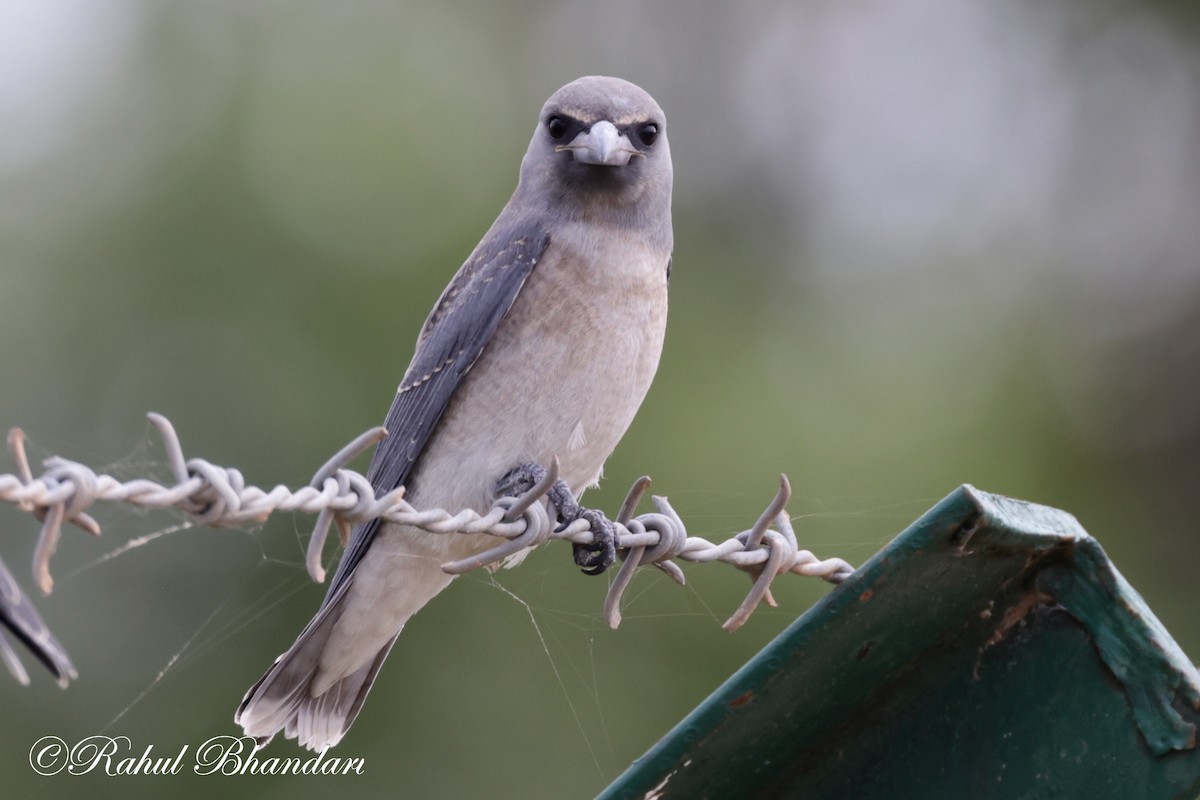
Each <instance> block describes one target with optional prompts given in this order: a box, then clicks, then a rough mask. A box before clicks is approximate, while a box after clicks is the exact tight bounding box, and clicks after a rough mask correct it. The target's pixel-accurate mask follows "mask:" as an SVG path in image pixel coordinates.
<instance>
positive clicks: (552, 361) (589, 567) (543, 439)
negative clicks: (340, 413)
mask: <svg viewBox="0 0 1200 800" xmlns="http://www.w3.org/2000/svg"><path fill="white" fill-rule="evenodd" d="M672 174H673V168H672V163H671V153H670V148H669V145H668V140H667V124H666V118H665V116H664V114H663V111H662V108H661V107H660V106H659V104H658V103H657V102H656V101H655V100H654V98H653V97H651V96H650V94H648V93H647V92H646V91H645V90H644V89H642V88H640V87H639V86H637V85H635V84H633V83H630V82H628V81H626V80H623V79H620V78H614V77H604V76H595V75H592V76H585V77H582V78H579V79H576V80H574V81H571V82H570V83H568V84H566V85H565V86H563V87H562V88H560V89H558V90H557V91H556V92H554V93H553V94H552V95H551V96H550V98H549V99H548V100H547V101H546V103H545V104H544V106H543V107H542V109H541V112H540V113H539V115H538V121H537V124H536V127H535V129H534V133H533V137H532V139H531V141H530V143H529V147H528V149H527V150H526V152H525V155H524V157H523V158H522V160H521V166H520V172H519V176H518V181H517V187H516V189H515V190H514V192H513V194H512V196H511V198H510V199H509V200H508V203H507V204H506V205H505V206H504V208H503V209H502V210H501V211H500V214H499V216H498V217H497V218H496V220H495V222H494V223H493V224H492V226H491V227H490V228H489V229H488V230H487V232H486V233H485V234H484V236H483V238H482V240H481V241H480V242H479V244H478V245H477V246H476V247H475V249H474V250H473V251H472V253H471V254H470V256H469V257H468V258H467V260H466V261H465V263H464V264H463V265H462V267H461V268H460V269H459V270H458V272H457V273H456V274H455V275H454V277H453V278H452V279H451V281H450V283H449V285H448V286H447V287H446V289H445V290H444V291H443V292H442V294H441V296H440V297H439V299H438V300H437V302H436V303H435V305H434V307H433V310H432V311H431V312H430V314H429V316H428V318H427V319H426V321H425V324H424V325H423V327H422V328H421V331H420V334H419V335H418V338H417V343H416V348H415V352H414V355H413V357H412V361H411V362H410V364H409V366H408V368H407V370H406V371H405V373H404V377H403V379H402V381H401V383H400V385H399V388H398V390H397V393H396V396H395V399H394V401H393V403H392V405H391V408H390V409H389V411H388V414H387V417H386V419H385V422H384V427H385V428H386V430H387V431H388V435H387V437H386V438H385V439H383V441H381V442H380V443H379V444H378V445H377V447H376V450H375V452H374V455H373V456H372V459H371V463H370V467H369V468H368V471H367V478H368V480H369V481H370V483H371V485H372V487H373V489H374V490H375V492H376V495H377V496H381V495H383V494H385V493H387V492H389V491H392V490H394V489H396V488H397V487H400V486H404V487H405V490H406V499H407V500H408V501H409V502H410V503H412V504H413V505H414V507H417V508H445V509H451V510H452V511H458V510H460V509H467V508H469V509H473V510H475V511H477V512H480V513H483V512H485V511H486V510H487V509H488V508H489V507H490V506H491V505H492V503H493V502H494V501H495V499H496V498H497V496H499V495H501V494H505V493H508V494H511V493H515V492H516V491H517V490H519V489H520V488H524V487H528V486H529V485H530V484H531V483H532V482H535V481H536V480H537V479H538V478H539V477H541V476H544V475H545V472H546V469H545V467H546V465H547V464H549V463H551V462H552V461H554V460H555V459H557V461H558V464H559V472H558V475H559V479H558V481H557V482H556V483H555V484H554V489H553V490H552V491H551V492H550V493H549V495H548V502H549V503H550V506H551V507H552V508H551V510H552V511H554V513H555V517H554V518H555V519H556V520H557V521H559V522H560V523H561V524H560V527H561V525H565V524H567V523H569V522H570V521H572V520H573V519H575V518H578V517H580V516H584V517H586V518H587V519H588V520H589V522H590V523H591V529H592V532H593V537H594V540H595V541H594V544H592V545H590V546H587V545H576V551H575V561H576V563H577V564H579V565H580V566H581V567H584V571H585V572H588V573H590V574H595V573H598V572H601V571H603V570H604V569H605V568H606V567H607V566H609V565H610V564H611V563H613V560H614V559H615V548H614V539H613V528H612V524H611V523H610V522H609V521H608V520H607V518H606V517H604V515H603V514H602V512H599V511H597V510H594V509H586V508H584V507H582V506H580V505H579V504H578V502H577V501H578V498H579V496H580V495H581V494H582V493H583V491H584V490H585V489H586V488H588V487H590V486H594V485H596V484H597V483H598V482H599V480H600V477H601V474H602V471H603V467H604V462H605V461H606V460H607V459H608V457H609V455H610V454H611V453H612V452H613V450H614V449H615V448H616V446H617V443H618V442H619V441H620V439H621V438H622V436H623V435H624V434H625V431H626V430H627V429H628V427H629V425H630V423H631V422H632V421H633V418H634V415H635V414H636V413H637V411H638V409H639V407H640V406H641V404H642V401H643V399H644V398H645V396H646V394H647V392H648V390H649V388H650V384H651V382H652V380H653V378H654V375H655V372H656V371H657V369H658V363H659V357H660V355H661V352H662V347H663V340H664V336H665V330H666V318H667V286H668V282H669V278H670V273H671V265H672V254H673V249H674V234H673V231H672V224H671V191H672ZM514 487H516V488H515V489H514ZM489 542H492V543H494V540H491V539H490V538H489V537H487V536H486V535H483V534H470V535H468V534H454V535H438V534H430V533H427V532H423V531H420V530H418V529H415V528H411V527H406V526H404V525H400V524H397V523H392V522H384V523H381V522H380V521H378V520H372V521H369V522H365V523H360V524H358V525H357V526H356V527H355V529H354V530H353V532H352V533H351V535H350V538H349V540H348V542H347V543H346V547H345V549H344V550H343V552H342V555H341V559H340V561H339V563H338V567H337V570H336V571H335V573H334V576H333V578H332V580H331V581H330V585H329V589H328V591H327V593H326V595H325V598H324V601H323V602H322V604H321V607H320V609H319V610H318V611H317V613H316V615H315V616H314V617H313V619H312V621H311V622H309V623H308V625H307V626H306V627H305V628H304V629H303V630H302V631H301V633H300V634H299V636H298V637H297V638H296V640H295V642H294V643H293V644H292V645H291V647H290V648H289V649H288V650H287V651H286V652H285V653H283V655H281V656H280V657H279V658H278V659H276V661H275V663H274V664H273V665H272V666H271V668H270V669H268V670H267V672H266V673H265V674H264V675H263V677H262V678H261V679H260V680H259V681H258V682H257V683H255V684H254V685H253V686H252V687H251V688H250V690H249V691H248V692H247V693H246V695H245V698H244V699H243V700H242V702H241V704H240V705H239V707H238V710H237V712H236V714H235V717H234V719H235V722H236V723H237V724H239V725H240V726H241V727H242V730H243V732H244V734H245V735H247V736H251V737H253V738H254V739H255V740H256V742H257V745H258V746H259V747H262V746H265V744H266V743H267V742H269V741H270V740H271V738H272V737H273V736H274V735H275V734H277V733H279V732H280V731H283V733H284V735H285V737H286V738H289V739H296V740H297V742H298V744H300V745H301V746H303V747H306V748H308V749H310V750H314V751H318V752H323V751H324V750H326V749H327V748H329V747H332V746H334V745H336V744H337V743H338V742H340V741H341V739H342V737H343V736H344V735H345V734H346V731H347V730H348V729H349V727H350V725H351V724H352V723H353V721H354V720H355V718H356V717H357V716H358V713H359V712H360V710H361V709H362V706H363V702H364V701H365V699H366V696H367V693H368V692H369V690H370V688H371V685H372V684H373V682H374V681H375V678H376V676H377V675H378V673H379V670H380V667H381V666H382V664H383V662H384V659H385V658H386V657H387V655H388V653H389V652H390V651H391V649H392V646H393V645H394V644H395V642H396V639H397V637H398V636H399V634H400V631H401V629H402V628H403V627H404V625H405V623H406V622H407V621H408V620H409V619H410V618H411V617H412V616H413V615H414V614H415V613H417V612H418V611H419V610H420V609H421V608H422V607H423V606H424V605H425V604H426V603H427V602H428V601H429V600H431V599H432V598H433V597H434V596H435V595H437V594H438V593H439V592H441V591H442V590H443V589H445V588H446V587H447V586H448V585H449V584H450V582H451V581H452V580H453V576H452V575H449V574H447V573H446V572H444V571H443V570H442V569H441V564H443V563H444V562H446V561H448V560H451V559H461V558H465V557H468V556H471V555H474V554H476V553H479V552H481V551H483V550H485V549H487V548H488V547H489V546H491V545H490V544H489ZM514 560H518V559H514Z"/></svg>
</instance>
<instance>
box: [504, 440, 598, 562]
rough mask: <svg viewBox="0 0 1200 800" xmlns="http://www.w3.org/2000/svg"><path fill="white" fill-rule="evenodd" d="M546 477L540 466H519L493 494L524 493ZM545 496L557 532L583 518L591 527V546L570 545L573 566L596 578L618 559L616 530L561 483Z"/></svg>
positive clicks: (506, 476) (512, 494) (513, 494)
mask: <svg viewBox="0 0 1200 800" xmlns="http://www.w3.org/2000/svg"><path fill="white" fill-rule="evenodd" d="M546 475H547V472H546V468H545V467H543V466H542V465H541V464H532V463H530V464H521V465H520V466H517V467H515V468H513V469H512V470H510V471H509V472H508V474H506V475H505V476H504V477H503V478H501V479H500V480H499V481H498V482H497V483H496V494H497V495H499V496H501V497H504V496H517V495H521V494H524V493H525V492H527V491H529V490H530V489H532V488H533V487H534V486H536V485H537V484H538V483H540V482H541V481H542V480H544V479H545V477H546ZM546 496H547V498H549V500H550V504H551V505H552V506H554V510H555V512H556V513H557V515H558V519H559V526H558V530H560V531H561V530H563V529H564V528H566V527H567V526H568V525H570V524H571V523H572V522H574V521H575V520H577V519H586V520H587V521H588V524H589V525H590V526H591V529H592V537H593V541H592V543H591V544H575V543H572V547H573V549H574V557H575V563H576V564H577V565H578V566H579V567H581V568H582V569H583V572H584V574H585V575H599V574H600V573H602V572H604V571H605V570H606V569H608V568H609V567H611V566H612V565H613V563H614V562H615V561H616V560H617V531H616V528H615V526H614V525H613V523H612V522H611V521H610V520H609V519H608V517H606V516H604V512H602V511H598V510H597V509H594V508H584V507H583V506H581V505H580V504H579V501H578V500H577V499H575V494H574V493H573V492H572V491H571V487H570V486H568V485H567V482H566V481H564V480H557V481H555V482H554V483H553V484H552V485H551V486H550V491H549V492H547V495H546Z"/></svg>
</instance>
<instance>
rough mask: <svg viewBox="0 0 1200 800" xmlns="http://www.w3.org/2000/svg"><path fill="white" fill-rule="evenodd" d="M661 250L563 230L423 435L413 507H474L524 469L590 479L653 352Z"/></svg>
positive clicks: (638, 398) (659, 325) (661, 314)
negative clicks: (545, 468)
mask: <svg viewBox="0 0 1200 800" xmlns="http://www.w3.org/2000/svg"><path fill="white" fill-rule="evenodd" d="M669 255H670V254H669V253H661V252H654V251H651V250H650V249H649V248H645V247H640V246H637V245H636V244H630V243H629V242H628V241H623V240H622V239H621V238H620V237H614V236H611V235H609V236H605V235H603V232H601V235H595V233H594V232H593V231H590V230H572V229H570V228H568V229H567V230H565V231H563V232H561V233H560V234H559V235H557V236H556V237H555V239H554V240H553V241H552V242H551V245H550V247H549V248H548V250H547V254H546V257H545V258H544V259H543V261H542V262H540V263H539V264H538V265H537V266H536V267H535V269H534V272H533V274H532V275H531V276H530V279H529V280H528V282H527V283H526V285H525V287H524V288H523V289H522V290H521V293H520V294H519V295H518V297H517V300H516V302H515V303H514V305H513V307H512V309H511V310H510V311H509V314H508V316H507V317H506V318H505V320H504V322H503V323H502V324H501V326H500V328H499V329H498V330H497V332H496V335H495V337H494V338H493V340H492V342H490V343H489V344H488V346H487V348H486V349H485V350H484V352H483V354H482V355H481V356H480V358H479V360H478V361H477V362H476V364H475V366H474V367H473V368H472V369H471V371H470V372H469V373H468V375H467V377H466V378H465V379H464V382H463V385H462V386H460V388H459V391H458V392H457V393H456V395H455V397H454V399H453V400H452V401H451V403H450V406H449V407H448V408H447V410H446V413H445V415H444V416H443V419H442V423H441V424H440V425H439V427H438V429H437V430H436V431H435V433H434V435H433V437H432V438H431V440H430V442H429V445H428V447H427V448H426V452H425V455H424V456H423V457H422V460H421V463H420V464H419V466H418V469H417V472H416V474H415V475H414V476H413V484H414V488H415V490H416V493H417V494H416V495H414V499H418V498H419V499H420V501H421V503H425V504H427V503H430V502H433V503H436V504H439V505H443V504H444V507H447V508H451V507H455V506H457V505H459V504H462V505H466V506H470V507H474V508H478V509H480V510H482V508H483V507H486V505H487V504H488V503H490V501H491V492H492V487H493V486H494V484H495V481H496V480H497V479H499V478H500V477H501V476H502V475H503V474H504V473H505V472H507V471H508V470H509V469H511V468H512V467H513V466H515V465H516V464H518V463H521V462H523V461H534V462H537V463H541V464H548V463H549V461H550V459H551V458H553V457H554V456H558V458H559V461H560V465H561V469H562V472H561V474H562V477H563V478H564V479H565V480H566V481H567V483H568V484H570V485H571V486H572V488H573V489H575V490H577V491H578V490H581V489H582V488H584V487H585V486H587V485H588V484H590V483H592V482H594V481H595V480H596V479H597V478H598V477H599V474H600V471H601V468H602V467H603V465H604V461H605V460H606V459H607V458H608V456H609V455H610V454H611V453H612V451H613V449H614V448H615V447H616V445H617V442H618V441H619V440H620V438H621V436H622V435H623V434H624V433H625V430H626V429H627V428H628V427H629V424H630V423H631V422H632V421H633V417H634V415H635V414H636V412H637V409H638V407H639V406H640V405H641V402H642V399H643V398H644V397H645V395H646V392H647V390H648V389H649V388H650V383H651V381H652V380H653V378H654V373H655V371H656V370H657V367H658V360H659V355H660V354H661V352H662V344H663V335H664V333H665V328H666V316H667V276H666V267H667V261H668V258H669Z"/></svg>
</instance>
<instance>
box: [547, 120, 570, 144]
mask: <svg viewBox="0 0 1200 800" xmlns="http://www.w3.org/2000/svg"><path fill="white" fill-rule="evenodd" d="M546 133H549V134H550V138H551V139H561V138H563V137H564V136H566V135H567V123H566V122H564V121H563V118H562V117H557V116H555V117H551V118H550V119H548V120H546Z"/></svg>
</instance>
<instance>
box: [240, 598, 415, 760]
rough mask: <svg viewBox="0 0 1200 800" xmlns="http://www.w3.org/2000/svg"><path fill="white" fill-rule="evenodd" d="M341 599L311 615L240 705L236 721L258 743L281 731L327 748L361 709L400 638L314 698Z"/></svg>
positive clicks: (304, 743) (316, 747) (317, 747)
mask: <svg viewBox="0 0 1200 800" xmlns="http://www.w3.org/2000/svg"><path fill="white" fill-rule="evenodd" d="M338 600H340V597H338V598H333V599H332V601H331V602H330V603H329V604H327V605H326V606H325V607H324V608H323V609H322V610H321V612H320V613H319V614H317V616H316V617H315V618H313V620H312V622H310V623H309V624H308V626H307V627H305V629H304V630H303V631H301V633H300V636H299V637H297V638H296V642H295V643H294V644H293V645H292V646H291V647H290V648H289V649H288V651H287V652H286V653H284V654H283V655H281V656H280V657H279V658H277V659H275V663H274V664H272V665H271V668H270V669H268V670H267V672H266V674H264V675H263V676H262V677H261V678H259V680H258V682H257V683H255V684H254V685H253V686H252V687H250V690H249V691H248V692H246V696H245V697H244V698H243V699H242V703H241V705H240V706H238V710H237V713H236V714H235V715H234V721H235V722H237V723H238V724H239V725H241V726H242V730H243V731H245V733H246V735H247V736H253V737H254V738H255V739H256V740H257V741H258V744H259V746H260V747H261V746H262V745H265V744H266V743H267V742H269V741H270V740H271V738H272V737H273V736H274V735H275V734H276V733H279V732H280V731H283V733H284V735H285V736H286V737H287V738H289V739H296V740H297V742H298V743H299V744H300V745H302V746H304V747H307V748H308V749H310V750H316V751H320V750H324V749H325V748H327V747H332V746H333V745H335V744H337V743H338V742H339V741H341V739H342V737H343V736H344V735H345V734H346V731H347V730H349V729H350V725H351V723H353V722H354V718H355V717H357V716H358V712H359V711H360V710H361V709H362V704H363V701H364V700H366V697H367V692H369V691H370V690H371V685H372V684H373V683H374V682H375V676H376V675H377V674H379V668H380V667H381V666H382V665H383V661H384V659H385V658H387V655H388V653H389V652H391V649H392V645H394V644H395V643H396V637H395V636H393V637H392V638H391V639H390V640H389V641H388V642H387V644H386V645H385V646H384V647H383V648H382V649H381V650H380V651H379V652H378V653H376V655H375V657H374V658H373V659H371V660H370V661H368V662H367V663H366V664H364V665H363V666H362V667H361V668H360V669H358V670H356V671H354V672H352V673H351V674H349V675H347V676H346V677H344V678H342V679H340V680H338V681H336V682H335V683H334V684H333V685H332V686H330V687H329V689H328V690H326V691H325V692H324V693H322V694H321V695H320V696H317V697H313V695H312V683H313V679H314V678H315V677H316V675H317V665H318V663H319V660H320V657H321V651H322V650H323V649H324V647H325V643H326V642H327V641H328V639H329V634H330V631H332V629H333V625H334V623H336V622H337V620H338V619H339V618H340V617H341V610H340V606H341V604H340V603H339V602H338ZM398 635H399V634H397V636H398Z"/></svg>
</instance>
